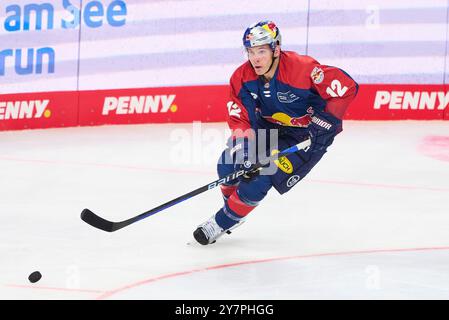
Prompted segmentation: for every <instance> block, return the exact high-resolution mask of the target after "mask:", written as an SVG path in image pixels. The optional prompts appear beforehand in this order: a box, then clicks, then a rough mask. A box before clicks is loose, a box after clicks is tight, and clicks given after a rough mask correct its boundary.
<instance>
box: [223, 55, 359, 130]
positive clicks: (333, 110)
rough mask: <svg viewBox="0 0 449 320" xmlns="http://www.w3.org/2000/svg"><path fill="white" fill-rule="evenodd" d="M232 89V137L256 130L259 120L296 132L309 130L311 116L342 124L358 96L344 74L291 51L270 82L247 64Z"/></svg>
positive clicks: (239, 70) (236, 74) (232, 83)
mask: <svg viewBox="0 0 449 320" xmlns="http://www.w3.org/2000/svg"><path fill="white" fill-rule="evenodd" d="M230 85H231V101H230V102H229V103H228V111H229V116H228V123H229V127H230V128H231V130H233V132H240V131H236V130H237V129H240V130H243V131H245V130H247V129H250V128H255V123H256V119H257V117H262V118H263V119H265V120H267V121H269V122H271V123H275V124H277V125H280V126H289V127H297V128H307V127H308V126H309V124H310V123H311V122H312V115H313V114H319V113H322V112H326V113H330V114H332V115H333V116H334V117H336V118H338V119H342V118H343V115H344V113H345V111H346V109H347V107H348V105H349V103H350V102H351V101H352V100H353V99H354V97H355V95H356V94H357V90H358V85H357V83H356V82H355V81H354V80H353V79H352V78H351V77H350V76H349V75H348V74H347V73H346V72H344V71H343V70H341V69H339V68H336V67H331V66H326V65H321V64H319V63H318V62H317V61H316V60H315V59H313V58H311V57H309V56H304V55H299V54H297V53H295V52H292V51H281V55H280V57H279V65H278V68H277V69H276V72H275V74H274V76H273V78H272V79H271V80H270V81H269V82H265V80H264V79H263V77H259V76H258V75H257V74H256V73H255V72H254V70H253V68H252V66H251V63H250V62H249V61H247V62H246V63H244V64H242V65H241V66H240V67H239V68H237V70H236V71H235V72H234V73H233V75H232V77H231V81H230ZM234 135H236V134H234ZM237 135H238V134H237Z"/></svg>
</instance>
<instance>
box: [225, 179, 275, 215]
mask: <svg viewBox="0 0 449 320" xmlns="http://www.w3.org/2000/svg"><path fill="white" fill-rule="evenodd" d="M271 186H272V184H271V180H270V177H269V176H258V177H256V178H254V179H253V180H251V181H249V182H245V181H242V182H241V183H240V184H239V186H238V188H237V189H236V190H235V192H234V193H232V194H231V196H230V197H229V199H228V200H227V202H226V205H225V207H226V209H229V210H228V211H230V213H231V214H232V213H235V214H237V216H240V217H244V216H246V215H247V214H248V213H250V212H251V211H252V210H253V209H254V208H255V207H256V206H257V205H258V204H259V202H260V201H261V200H262V199H263V198H264V197H265V196H266V195H267V193H268V190H270V188H271Z"/></svg>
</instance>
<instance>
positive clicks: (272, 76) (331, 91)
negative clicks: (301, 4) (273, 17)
mask: <svg viewBox="0 0 449 320" xmlns="http://www.w3.org/2000/svg"><path fill="white" fill-rule="evenodd" d="M281 43H282V41H281V34H280V31H279V29H278V27H277V26H276V24H275V23H274V22H272V21H261V22H258V23H256V24H254V25H252V26H250V27H249V28H247V29H246V31H245V33H244V35H243V45H244V46H245V48H246V50H247V54H248V61H247V62H246V63H244V64H242V65H241V66H240V67H239V68H237V70H236V71H235V72H234V73H233V75H232V77H231V80H230V86H231V96H230V98H231V101H230V102H229V103H228V110H229V117H228V124H229V127H230V128H231V130H232V135H231V137H230V138H229V140H228V143H227V146H228V147H227V148H226V149H225V150H224V151H223V153H222V155H221V157H220V160H219V162H218V165H217V171H218V175H219V177H224V176H226V175H228V174H230V173H232V172H234V171H235V170H238V169H241V168H242V166H244V167H245V168H251V166H252V165H254V163H255V162H256V161H257V158H255V157H253V156H252V155H251V152H250V150H254V149H255V147H254V145H255V144H257V145H259V144H258V142H259V141H258V139H261V138H260V137H259V135H257V134H256V133H257V131H260V130H277V132H278V149H279V150H283V149H285V148H287V147H289V146H292V145H295V144H297V143H299V142H301V141H304V140H306V139H309V138H310V139H311V142H312V143H311V146H310V148H308V149H306V150H300V151H298V152H296V153H294V154H291V155H289V156H287V160H288V161H286V159H285V158H284V159H282V158H281V159H279V161H277V164H278V165H279V169H278V170H276V171H275V173H274V174H270V175H266V174H262V173H261V174H258V175H257V174H252V175H250V176H245V177H241V178H239V180H238V181H234V182H233V184H224V185H221V191H222V193H223V197H224V199H225V203H224V206H223V207H222V208H221V209H220V210H218V212H217V213H216V214H214V215H213V216H212V217H211V218H210V219H209V220H207V221H206V222H204V223H203V224H201V225H199V226H198V228H197V229H196V230H195V231H194V233H193V235H194V238H195V239H196V241H198V242H199V243H201V244H203V245H207V244H211V243H214V242H215V241H216V239H217V238H218V237H220V236H221V235H223V234H224V233H226V232H227V233H230V230H232V229H233V228H235V227H237V226H238V225H240V224H241V223H242V222H243V219H244V218H245V217H246V216H247V215H248V214H249V213H250V212H251V211H252V210H254V208H256V206H257V205H258V204H259V203H260V201H262V199H263V198H264V197H265V196H266V195H267V192H268V191H269V190H270V189H271V187H274V188H275V189H276V190H277V191H278V192H279V193H280V194H283V193H285V192H287V191H289V190H290V189H291V188H292V187H293V186H295V185H296V184H297V182H298V181H300V180H301V179H303V178H304V177H305V176H306V175H307V174H308V172H309V171H310V170H311V169H312V168H313V167H314V166H315V165H316V164H317V163H318V161H320V159H321V158H322V156H323V155H324V153H326V150H327V148H328V147H329V146H330V145H331V144H332V142H333V140H334V137H335V136H336V135H337V134H338V133H340V132H341V131H342V130H343V128H342V118H343V115H344V114H345V111H346V109H347V107H348V105H349V103H350V102H351V101H352V100H353V99H354V97H355V96H356V94H357V90H358V85H357V83H356V82H355V81H354V80H353V79H352V78H351V77H350V76H349V75H348V74H347V73H345V72H344V71H343V70H341V69H339V68H336V67H331V66H326V65H320V64H319V63H318V62H317V61H316V60H315V59H313V58H312V57H309V56H305V55H299V54H297V53H295V52H291V51H282V50H281ZM252 129H253V130H252ZM255 130H257V131H255ZM264 136H265V137H269V135H264ZM262 139H265V138H262ZM266 139H268V138H266ZM226 159H232V161H231V163H229V161H225V160H226ZM282 160H283V161H282ZM281 162H283V163H284V164H286V165H284V166H281V165H280V163H281ZM262 172H263V170H262Z"/></svg>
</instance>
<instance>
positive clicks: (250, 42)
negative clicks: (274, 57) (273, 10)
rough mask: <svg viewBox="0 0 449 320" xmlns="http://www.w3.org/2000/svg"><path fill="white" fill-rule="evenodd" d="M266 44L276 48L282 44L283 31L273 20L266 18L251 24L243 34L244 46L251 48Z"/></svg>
mask: <svg viewBox="0 0 449 320" xmlns="http://www.w3.org/2000/svg"><path fill="white" fill-rule="evenodd" d="M264 44H268V45H270V47H271V49H272V50H274V49H275V48H276V46H277V45H281V33H280V31H279V28H278V27H277V26H276V24H275V23H274V22H273V21H270V20H264V21H260V22H257V23H255V24H253V25H251V26H249V27H248V28H247V29H246V31H245V33H244V34H243V46H244V47H245V48H251V47H256V46H261V45H264Z"/></svg>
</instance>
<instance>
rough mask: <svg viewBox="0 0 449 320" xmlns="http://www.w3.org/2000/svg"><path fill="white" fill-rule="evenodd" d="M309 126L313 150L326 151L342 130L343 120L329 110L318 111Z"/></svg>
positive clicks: (311, 148)
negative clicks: (328, 111)
mask: <svg viewBox="0 0 449 320" xmlns="http://www.w3.org/2000/svg"><path fill="white" fill-rule="evenodd" d="M308 128H309V135H310V140H311V142H312V144H311V146H310V150H311V152H326V149H327V147H329V146H330V145H331V144H332V142H333V141H334V137H335V136H336V135H337V134H338V133H340V132H341V131H342V121H341V120H340V119H338V118H336V117H334V116H333V115H331V114H330V113H327V112H321V113H316V114H315V115H314V116H312V123H311V124H310V125H309V127H308Z"/></svg>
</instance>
